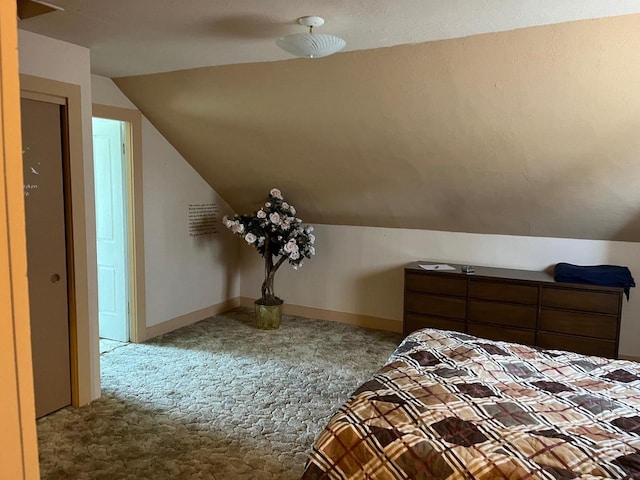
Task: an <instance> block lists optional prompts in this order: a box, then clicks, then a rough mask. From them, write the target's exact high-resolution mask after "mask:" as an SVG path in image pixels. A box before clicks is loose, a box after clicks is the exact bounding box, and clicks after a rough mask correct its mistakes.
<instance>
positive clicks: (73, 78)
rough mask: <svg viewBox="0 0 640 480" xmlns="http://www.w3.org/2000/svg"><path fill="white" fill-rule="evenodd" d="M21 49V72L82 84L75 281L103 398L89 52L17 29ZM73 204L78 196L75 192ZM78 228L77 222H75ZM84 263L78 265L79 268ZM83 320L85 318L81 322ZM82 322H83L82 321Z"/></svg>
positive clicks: (95, 386) (95, 387)
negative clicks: (82, 247) (82, 248)
mask: <svg viewBox="0 0 640 480" xmlns="http://www.w3.org/2000/svg"><path fill="white" fill-rule="evenodd" d="M18 50H19V61H20V73H23V74H28V75H33V76H37V77H42V78H47V79H50V80H57V81H60V82H65V83H71V84H74V85H79V86H80V90H81V110H82V146H83V165H84V182H83V183H82V182H81V180H82V179H74V178H72V189H74V191H77V190H80V189H82V188H80V189H78V188H77V187H78V186H79V187H84V206H85V219H84V221H85V230H84V231H78V229H77V228H76V231H75V232H74V234H75V235H84V236H85V239H86V269H83V268H76V271H75V275H76V282H79V283H80V284H83V285H86V286H87V290H88V305H85V304H84V302H85V301H86V299H83V298H82V297H78V298H77V302H78V303H81V302H82V305H78V310H79V311H88V316H89V318H88V321H89V335H90V339H91V343H90V356H91V366H90V368H91V378H92V385H91V397H92V398H98V397H99V396H100V353H99V345H98V287H97V283H98V280H97V273H96V270H97V266H96V241H95V206H94V205H95V199H94V188H93V142H92V137H91V71H90V63H89V61H90V58H89V49H87V48H84V47H80V46H78V45H73V44H71V43H67V42H62V41H60V40H54V39H52V38H48V37H44V36H42V35H38V34H35V33H31V32H26V31H23V30H18ZM73 195H74V201H75V198H76V195H77V193H73ZM73 223H74V225H76V219H75V218H74V220H73ZM78 265H84V261H82V262H76V266H78ZM82 320H84V319H82ZM82 320H81V321H82Z"/></svg>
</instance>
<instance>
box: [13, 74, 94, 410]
mask: <svg viewBox="0 0 640 480" xmlns="http://www.w3.org/2000/svg"><path fill="white" fill-rule="evenodd" d="M20 97H21V98H29V99H31V100H39V101H45V102H52V103H57V104H62V105H65V106H66V108H65V112H66V115H65V117H66V122H64V121H63V125H62V130H63V133H64V134H66V137H67V138H66V140H67V142H66V146H67V148H66V149H63V176H64V189H65V217H66V233H67V252H68V255H67V270H68V286H69V345H70V352H69V353H70V359H71V404H72V405H73V406H74V407H80V406H81V405H85V404H87V403H89V402H90V401H91V326H90V322H89V318H90V308H91V307H92V306H93V305H91V303H90V300H89V298H90V297H89V289H88V282H87V264H88V262H87V259H88V252H87V247H88V246H87V238H86V235H84V234H83V233H84V232H86V229H87V228H86V216H85V215H86V206H85V195H84V189H85V181H84V164H83V150H82V114H81V98H80V86H79V85H73V84H70V83H65V82H59V81H57V80H50V79H46V78H40V77H34V76H32V75H25V74H20ZM65 123H66V125H65Z"/></svg>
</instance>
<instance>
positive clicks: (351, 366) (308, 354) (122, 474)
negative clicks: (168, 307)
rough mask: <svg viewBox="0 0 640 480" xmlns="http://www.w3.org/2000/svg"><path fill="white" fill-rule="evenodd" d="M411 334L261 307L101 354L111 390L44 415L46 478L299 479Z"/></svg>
mask: <svg viewBox="0 0 640 480" xmlns="http://www.w3.org/2000/svg"><path fill="white" fill-rule="evenodd" d="M400 341H401V336H400V335H399V334H394V333H388V332H378V331H371V330H364V329H361V328H358V327H353V326H350V325H344V324H339V323H333V322H325V321H321V320H310V319H305V318H301V317H292V316H285V318H283V321H282V326H281V328H280V329H279V330H275V331H261V330H257V329H256V328H255V327H254V326H253V315H252V313H251V311H250V310H249V309H237V310H234V311H233V312H230V313H228V314H225V315H221V316H218V317H214V318H212V319H209V320H205V321H202V322H199V323H197V324H195V325H191V326H189V327H186V328H183V329H180V330H178V331H176V332H172V333H169V334H167V335H164V336H162V337H159V338H156V339H154V340H151V341H150V342H148V343H145V344H138V345H136V344H125V345H119V346H117V348H113V349H109V348H107V349H106V350H107V351H106V352H105V353H104V354H102V356H101V365H102V398H101V399H100V400H97V401H95V402H93V403H91V404H90V405H88V406H86V407H83V408H80V409H72V408H67V409H63V410H61V411H59V412H56V413H54V414H52V415H49V416H48V417H45V418H44V419H41V420H39V421H38V437H39V445H40V462H41V472H42V478H43V479H51V480H53V479H74V480H83V479H101V480H119V479H153V480H161V479H172V480H176V479H185V480H186V479H189V480H191V479H217V480H236V479H295V478H299V477H300V475H301V474H302V471H303V467H304V463H305V461H306V453H307V451H308V449H309V447H310V446H311V443H312V442H313V440H314V439H315V437H316V435H317V434H318V433H319V431H320V430H321V428H322V427H323V426H324V425H325V424H326V422H327V421H328V419H329V417H330V416H331V414H332V412H334V410H336V409H337V408H338V407H339V406H340V405H341V404H342V402H344V401H345V400H346V399H347V398H348V396H349V395H350V393H351V392H352V391H353V390H355V389H356V388H357V386H358V385H359V384H360V383H362V382H363V381H365V380H366V379H367V378H368V377H369V376H370V375H371V374H372V373H373V372H374V371H376V370H377V369H378V368H380V367H381V366H382V365H383V364H384V362H385V361H386V360H387V358H388V356H389V355H390V354H391V352H392V351H393V350H394V348H395V347H396V346H397V345H398V344H399V343H400Z"/></svg>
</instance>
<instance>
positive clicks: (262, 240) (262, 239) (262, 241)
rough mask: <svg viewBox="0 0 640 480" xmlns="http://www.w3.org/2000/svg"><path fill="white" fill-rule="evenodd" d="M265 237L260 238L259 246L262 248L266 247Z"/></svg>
mask: <svg viewBox="0 0 640 480" xmlns="http://www.w3.org/2000/svg"><path fill="white" fill-rule="evenodd" d="M264 240H265V238H264V237H258V246H259V247H261V246H262V245H264Z"/></svg>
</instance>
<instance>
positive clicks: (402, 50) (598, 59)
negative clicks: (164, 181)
mask: <svg viewBox="0 0 640 480" xmlns="http://www.w3.org/2000/svg"><path fill="white" fill-rule="evenodd" d="M485 3H486V2H485ZM639 45H640V15H629V16H622V17H617V18H607V19H598V20H587V21H579V22H572V23H565V24H558V25H551V26H544V27H532V28H527V29H521V30H514V31H509V32H502V33H494V34H485V35H479V36H474V37H467V38H463V39H452V40H443V41H437V42H429V43H423V44H419V45H403V46H396V47H391V48H380V49H376V50H366V51H356V52H346V53H340V54H337V55H333V56H330V57H326V58H323V59H319V60H313V61H309V60H306V59H295V60H287V61H280V62H267V63H257V64H242V65H227V66H219V67H207V68H202V69H195V70H186V71H180V72H172V73H162V74H155V75H144V76H136V77H126V78H119V79H116V83H117V84H118V86H119V87H120V88H121V89H122V90H123V91H124V92H125V94H127V95H128V96H129V98H131V99H132V100H133V102H134V103H135V104H136V105H138V106H139V108H140V109H141V110H142V112H143V113H144V114H145V115H146V116H147V117H148V118H149V119H150V120H151V121H152V122H153V123H154V125H156V127H158V128H159V129H160V131H161V132H162V133H163V134H164V135H165V136H166V138H167V139H169V141H170V142H171V143H172V144H173V145H174V146H175V147H176V148H177V149H178V150H179V151H180V152H181V153H182V154H183V155H184V156H185V158H187V159H188V160H189V162H190V163H191V164H192V165H193V166H194V168H196V170H197V171H198V172H199V173H200V174H201V175H202V176H203V178H205V179H206V180H207V181H208V182H209V183H210V184H211V185H212V186H213V187H214V188H215V189H216V190H217V191H218V193H220V194H221V195H222V196H223V198H225V200H226V201H227V202H228V203H229V204H230V205H231V206H232V207H233V208H234V209H235V210H236V211H238V212H243V213H244V212H250V211H253V209H255V208H256V206H257V205H259V203H260V202H261V201H262V200H263V199H264V197H265V195H266V193H267V192H268V190H269V188H271V187H272V186H278V187H280V188H281V189H282V190H283V192H284V193H285V195H286V196H287V197H289V198H290V200H291V201H292V202H293V203H294V204H295V206H296V207H297V208H298V211H299V212H300V215H301V216H302V218H304V219H305V220H306V221H309V222H312V223H313V222H317V223H329V224H349V225H372V226H387V227H405V228H423V229H431V230H447V231H464V232H477V233H495V234H513V235H533V236H551V237H569V238H589V239H603V240H628V241H640V188H638V179H640V135H639V134H638V132H640V95H638V86H639V85H640V48H638V46H639ZM399 248H401V247H399Z"/></svg>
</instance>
